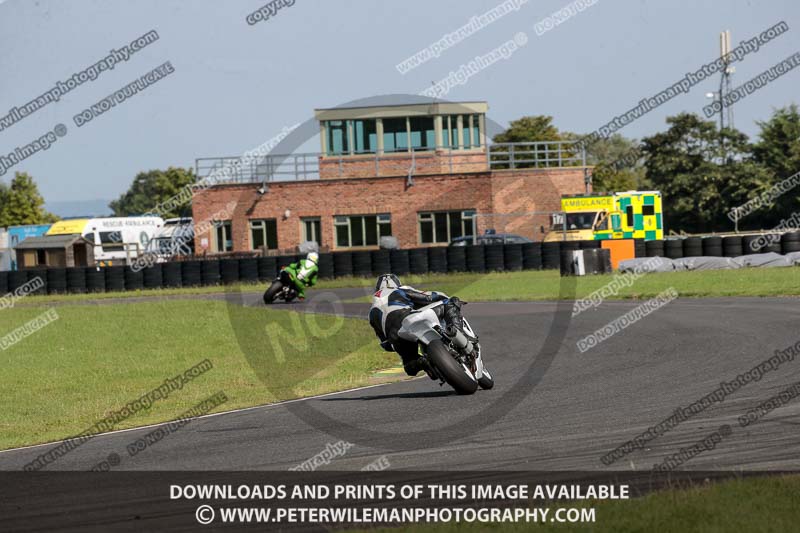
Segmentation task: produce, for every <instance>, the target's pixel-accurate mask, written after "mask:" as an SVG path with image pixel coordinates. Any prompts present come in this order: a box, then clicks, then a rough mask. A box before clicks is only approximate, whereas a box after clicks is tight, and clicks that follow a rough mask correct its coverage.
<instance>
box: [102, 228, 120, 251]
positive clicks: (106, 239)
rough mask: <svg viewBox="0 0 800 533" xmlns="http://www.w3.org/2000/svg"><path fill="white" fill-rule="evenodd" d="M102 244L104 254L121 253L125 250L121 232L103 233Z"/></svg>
mask: <svg viewBox="0 0 800 533" xmlns="http://www.w3.org/2000/svg"><path fill="white" fill-rule="evenodd" d="M100 244H101V245H102V246H103V251H104V252H119V251H121V250H124V249H125V244H124V243H123V242H122V232H121V231H101V232H100Z"/></svg>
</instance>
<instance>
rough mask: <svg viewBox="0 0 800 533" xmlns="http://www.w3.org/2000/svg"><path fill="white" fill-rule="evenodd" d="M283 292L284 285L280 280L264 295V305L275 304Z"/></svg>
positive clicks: (274, 282) (273, 283)
mask: <svg viewBox="0 0 800 533" xmlns="http://www.w3.org/2000/svg"><path fill="white" fill-rule="evenodd" d="M282 290H283V283H281V282H280V281H278V280H275V281H273V282H272V285H270V286H269V288H268V289H267V290H266V292H265V293H264V303H265V304H266V305H270V304H272V303H273V302H275V298H276V297H277V296H278V294H279V293H280V292H281V291H282Z"/></svg>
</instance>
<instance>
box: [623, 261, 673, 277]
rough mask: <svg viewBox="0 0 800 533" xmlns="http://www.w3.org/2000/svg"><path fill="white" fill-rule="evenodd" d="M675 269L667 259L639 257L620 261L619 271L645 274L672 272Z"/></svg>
mask: <svg viewBox="0 0 800 533" xmlns="http://www.w3.org/2000/svg"><path fill="white" fill-rule="evenodd" d="M673 270H675V267H674V266H673V265H672V259H669V258H667V257H639V258H637V259H626V260H624V261H620V263H619V271H620V272H630V273H632V274H641V273H645V272H672V271H673Z"/></svg>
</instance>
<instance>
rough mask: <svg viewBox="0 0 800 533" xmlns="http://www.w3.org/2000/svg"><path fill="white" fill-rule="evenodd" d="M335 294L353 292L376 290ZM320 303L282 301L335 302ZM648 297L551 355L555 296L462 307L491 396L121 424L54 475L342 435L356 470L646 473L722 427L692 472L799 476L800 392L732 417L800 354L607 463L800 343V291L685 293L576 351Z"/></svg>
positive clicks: (400, 385)
mask: <svg viewBox="0 0 800 533" xmlns="http://www.w3.org/2000/svg"><path fill="white" fill-rule="evenodd" d="M332 292H333V293H335V294H337V295H338V296H340V297H341V298H343V299H352V298H354V297H357V296H359V295H364V294H367V292H368V291H367V290H366V289H342V290H335V291H332ZM203 297H204V298H221V297H224V295H203ZM315 298H319V295H316V296H315ZM315 298H311V299H310V300H309V301H308V302H305V303H302V304H297V305H294V306H288V305H287V306H285V308H291V309H298V310H311V311H316V312H329V311H331V309H330V308H329V307H326V305H327V304H323V305H318V304H319V300H317V302H316V303H315ZM244 301H245V303H246V304H247V305H263V304H260V294H259V293H245V295H244ZM639 304H641V302H636V301H610V302H605V303H603V304H602V305H600V306H599V307H598V308H596V309H592V310H588V311H584V312H582V313H580V314H579V315H578V316H576V317H574V318H572V319H571V320H569V321H568V324H567V323H566V322H565V323H564V327H565V335H564V339H563V341H562V342H559V343H557V344H556V346H555V347H556V349H555V350H549V349H548V348H547V347H545V349H544V351H542V348H543V343H544V341H545V337H546V335H547V332H548V331H550V332H552V331H553V329H554V327H555V326H554V321H555V320H556V319H555V318H554V317H555V310H556V309H557V308H558V307H559V304H558V303H557V302H504V303H489V302H486V303H480V302H473V303H470V304H469V305H468V306H466V307H465V308H464V313H465V315H466V316H467V317H468V318H469V320H470V321H471V323H472V325H473V327H474V328H475V330H476V331H477V332H478V334H479V335H480V337H481V343H482V347H483V353H484V360H485V363H486V365H487V366H488V368H489V369H491V371H492V373H493V375H494V377H495V381H496V386H495V388H494V389H493V390H490V391H478V392H477V393H476V394H474V395H472V396H458V395H456V394H455V393H453V392H452V390H451V389H450V388H449V387H448V386H447V385H445V386H443V387H440V386H439V385H438V384H437V383H434V382H432V381H430V380H429V379H427V378H420V379H414V380H406V381H401V382H397V383H391V384H386V385H379V386H374V387H371V388H365V389H361V390H354V391H349V392H341V393H335V394H330V395H326V396H322V397H315V398H310V399H304V400H299V401H293V402H287V403H284V404H276V405H269V406H263V407H255V408H251V409H247V410H241V411H235V412H230V413H224V414H218V415H212V416H209V417H204V418H200V419H197V420H194V421H192V422H191V423H190V424H188V425H186V426H185V427H184V428H182V429H180V430H178V431H176V432H174V433H172V434H170V435H168V436H166V437H165V438H164V439H163V440H161V441H160V442H158V443H157V445H154V446H152V447H150V448H148V449H146V450H145V451H143V452H141V453H139V454H138V455H136V456H135V457H129V456H128V454H127V453H125V450H126V445H128V444H130V443H131V442H133V441H135V440H136V439H137V438H139V437H142V436H143V435H145V434H146V433H149V432H151V431H152V430H153V427H148V428H141V429H135V430H126V431H122V432H114V433H110V434H104V435H100V436H97V437H95V438H94V439H92V440H90V441H88V442H86V443H85V444H83V445H82V446H80V447H79V448H77V449H75V450H74V451H72V452H70V453H69V454H67V455H65V456H64V457H62V458H60V459H59V460H57V461H56V462H54V463H53V464H51V465H49V466H48V467H47V470H87V469H90V468H91V467H92V466H93V465H95V464H97V463H98V462H100V461H102V460H104V459H106V458H107V457H108V456H109V454H110V453H117V454H118V455H119V456H120V457H122V462H121V464H120V465H119V466H118V467H117V468H116V469H119V470H186V471H189V470H287V469H289V468H290V467H293V466H296V465H298V464H300V463H302V462H303V461H306V460H307V459H309V458H311V457H312V456H314V455H316V454H319V453H320V452H321V451H322V450H324V449H325V448H326V446H328V445H329V444H330V445H333V444H334V443H336V442H338V441H346V442H349V443H352V444H353V446H352V447H351V448H350V449H349V450H347V451H346V453H344V454H343V455H342V456H339V457H336V458H335V459H333V461H332V462H331V463H330V464H329V465H325V466H323V467H322V468H323V469H334V470H359V469H361V468H362V467H364V466H366V465H367V464H369V463H371V462H373V461H376V460H378V459H380V458H382V457H384V456H385V459H386V461H388V464H389V465H390V468H391V469H407V470H416V471H423V470H432V469H433V470H435V469H445V470H517V471H518V470H538V471H543V470H560V471H563V470H573V471H577V470H581V471H595V470H597V471H603V470H649V469H650V468H651V467H652V466H653V464H654V463H657V462H660V461H661V460H662V459H663V458H664V457H665V456H668V455H671V454H674V453H676V452H678V451H679V450H680V449H681V448H683V447H687V446H690V445H692V444H693V443H695V442H696V441H699V440H701V439H703V438H705V437H706V436H708V435H709V434H710V433H711V432H713V431H714V430H716V429H717V428H719V427H720V426H722V425H724V424H728V425H730V427H731V428H732V433H731V434H730V435H729V436H726V437H725V438H724V439H722V441H721V442H719V443H718V444H716V446H715V447H714V449H711V450H706V451H703V452H702V453H700V454H699V455H697V456H695V457H693V458H692V459H691V460H690V461H688V462H686V463H685V464H683V465H682V467H681V468H683V469H697V470H715V469H726V470H727V469H742V470H791V469H797V468H798V464H799V463H800V443H798V440H797V438H796V436H797V427H798V424H800V422H798V417H797V415H798V414H800V399H797V400H792V401H789V402H788V403H787V404H785V405H783V406H781V407H779V408H777V409H775V410H774V411H772V412H771V413H769V414H767V415H766V416H764V418H763V419H762V420H761V421H759V422H758V423H756V424H754V425H751V426H748V427H746V428H742V427H739V424H738V423H737V417H739V416H741V415H743V414H744V413H745V412H747V410H748V409H751V408H753V407H755V406H756V405H758V404H760V403H761V402H763V401H765V400H767V399H769V398H770V397H771V396H773V395H775V394H777V393H778V392H780V391H781V390H783V389H784V388H785V387H786V386H788V385H790V384H792V383H794V382H796V381H798V380H800V357H798V358H797V360H794V361H788V362H786V363H783V364H782V365H781V366H780V367H779V368H778V369H777V370H774V371H770V372H767V373H766V374H765V375H764V376H763V377H762V378H761V379H760V380H759V381H757V382H751V383H749V384H747V385H745V386H742V387H741V388H740V389H739V390H738V391H736V392H734V393H732V394H730V395H729V396H727V397H726V398H725V399H724V401H722V402H717V403H714V404H713V405H711V406H710V407H708V408H706V409H704V410H703V411H702V412H701V413H699V414H696V415H695V416H693V417H692V418H690V419H688V420H686V421H684V422H682V423H681V424H680V425H678V426H677V427H675V428H674V429H672V430H671V431H669V432H667V433H666V434H664V435H661V436H659V437H658V438H656V439H655V440H653V441H651V442H649V443H647V445H646V446H645V447H644V449H638V450H635V451H633V452H632V453H629V454H627V455H626V456H625V457H624V458H622V459H620V460H618V461H616V462H615V463H614V464H612V465H610V466H608V465H605V464H603V463H602V462H601V461H600V457H601V456H603V455H604V454H606V453H607V452H609V451H611V450H612V449H614V448H616V447H617V446H619V445H620V444H622V443H624V442H625V441H627V440H629V439H632V438H633V437H634V436H636V435H638V434H640V433H642V432H643V431H646V430H647V428H648V427H650V426H653V425H655V424H656V423H658V422H660V421H661V420H663V419H665V418H667V417H669V416H670V415H672V414H673V412H674V411H675V409H676V408H679V407H687V406H688V405H689V404H691V403H692V402H694V401H696V400H698V399H699V398H701V397H703V396H705V395H706V394H709V393H711V392H712V391H713V390H714V389H716V388H717V387H718V386H719V384H720V382H721V381H723V380H726V381H730V380H733V379H734V378H735V377H736V376H737V375H738V374H741V373H743V372H746V371H748V370H750V369H751V368H752V367H754V366H756V365H758V364H759V363H761V362H762V361H764V360H766V359H768V358H769V357H770V356H772V355H773V353H774V351H775V350H783V349H785V348H787V347H789V346H792V345H794V344H795V343H796V342H797V341H798V339H799V338H800V331H798V328H797V324H798V319H800V305H799V304H800V300H798V299H794V298H719V299H689V298H687V299H683V298H679V299H677V300H675V301H672V302H670V303H668V304H667V305H665V306H664V307H662V308H661V309H658V310H656V311H654V312H653V313H651V314H649V315H648V316H646V317H644V318H642V319H641V320H639V321H637V322H635V323H632V324H630V325H629V326H628V327H627V328H625V329H623V330H622V331H620V332H619V333H617V334H615V335H613V336H612V337H610V338H608V339H606V340H605V341H604V342H601V343H600V344H598V345H597V346H595V347H594V348H591V349H589V350H588V351H586V352H583V353H581V352H580V350H579V349H578V347H577V346H576V343H577V341H578V340H579V339H581V338H583V337H585V336H586V335H588V334H590V333H592V332H593V331H595V330H597V329H599V328H602V327H603V326H604V325H606V324H608V323H609V322H611V321H612V320H614V319H615V318H618V317H620V316H621V315H623V314H624V313H626V312H627V311H630V310H632V309H633V308H635V307H636V306H637V305H639ZM276 307H277V308H279V309H280V308H281V305H278V306H276ZM368 307H369V306H368V304H364V303H344V304H341V306H340V307H339V308H338V310H339V311H340V312H342V313H343V314H345V315H348V316H361V317H364V316H365V314H366V310H367V309H368ZM564 307H565V304H564V303H562V304H560V308H561V309H562V311H564ZM567 307H568V309H566V313H563V312H562V315H561V317H567V318H568V317H569V314H570V313H569V309H571V304H567ZM559 320H560V319H559ZM799 347H800V345H799ZM375 348H376V349H379V348H378V346H377V343H376V345H375ZM548 357H549V358H551V359H552V363H551V364H549V365H547V364H546V363H547V359H548ZM487 414H488V415H490V417H487ZM494 416H497V418H491V417H494ZM54 446H56V444H52V443H51V444H48V445H41V446H35V447H29V448H24V449H17V450H8V451H3V452H0V469H2V470H19V469H22V467H23V465H24V464H26V463H27V462H29V461H31V460H32V459H34V458H35V457H36V456H38V455H39V454H42V453H44V452H46V451H48V450H49V449H51V448H53V447H54Z"/></svg>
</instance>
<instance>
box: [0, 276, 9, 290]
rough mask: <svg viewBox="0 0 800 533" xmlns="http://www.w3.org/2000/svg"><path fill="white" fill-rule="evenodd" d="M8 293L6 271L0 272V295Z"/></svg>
mask: <svg viewBox="0 0 800 533" xmlns="http://www.w3.org/2000/svg"><path fill="white" fill-rule="evenodd" d="M6 294H8V272H6V271H3V272H0V295H3V296H5V295H6Z"/></svg>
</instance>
